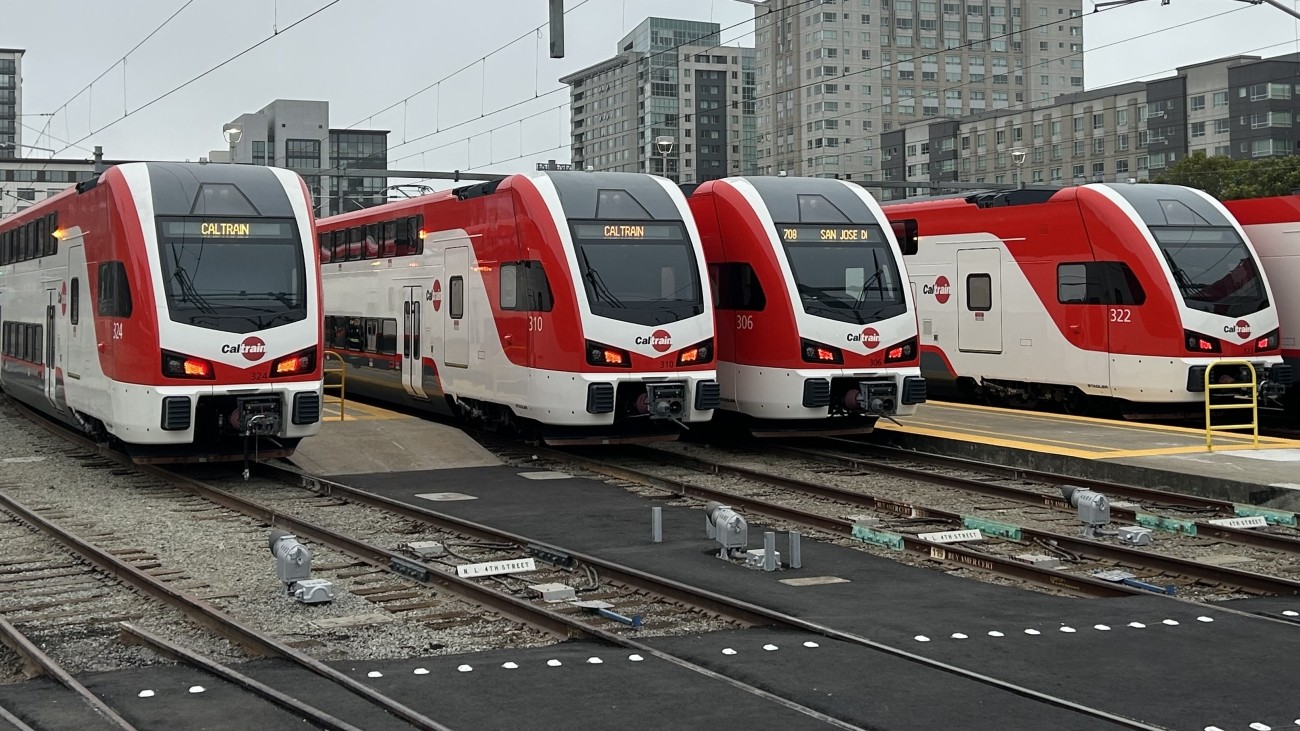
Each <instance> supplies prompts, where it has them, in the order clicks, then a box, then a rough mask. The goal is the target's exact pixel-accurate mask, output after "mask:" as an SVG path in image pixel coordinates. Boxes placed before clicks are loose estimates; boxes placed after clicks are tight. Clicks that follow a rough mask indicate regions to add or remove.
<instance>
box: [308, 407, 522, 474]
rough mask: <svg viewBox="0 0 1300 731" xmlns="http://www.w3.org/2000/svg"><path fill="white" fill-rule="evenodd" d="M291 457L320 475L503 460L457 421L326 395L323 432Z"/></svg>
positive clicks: (391, 470)
mask: <svg viewBox="0 0 1300 731" xmlns="http://www.w3.org/2000/svg"><path fill="white" fill-rule="evenodd" d="M291 460H292V462H293V463H294V464H296V465H298V466H299V467H301V468H302V469H304V470H307V471H308V472H310V473H311V474H313V475H319V476H321V477H329V476H331V475H339V474H345V473H356V472H399V471H410V470H440V469H450V468H456V467H485V466H489V465H498V464H501V461H500V460H498V459H497V458H496V457H495V456H493V455H492V453H491V452H489V451H487V450H486V449H484V448H483V447H482V446H480V445H479V443H478V442H476V441H474V440H473V439H471V438H470V437H469V435H467V434H466V433H465V432H464V431H462V430H460V429H458V428H456V427H454V426H450V425H448V424H442V423H439V422H436V421H433V420H431V419H426V418H421V417H418V416H409V415H406V414H399V413H397V412H395V411H389V410H388V409H385V408H382V407H379V406H374V405H371V404H363V403H358V402H356V401H348V402H346V403H345V404H340V403H339V400H338V398H337V397H326V399H325V404H324V408H323V409H322V422H321V430H320V434H318V435H316V436H314V437H311V438H310V439H304V440H302V442H301V443H300V444H299V445H298V450H297V451H296V452H294V455H293V457H292V458H291Z"/></svg>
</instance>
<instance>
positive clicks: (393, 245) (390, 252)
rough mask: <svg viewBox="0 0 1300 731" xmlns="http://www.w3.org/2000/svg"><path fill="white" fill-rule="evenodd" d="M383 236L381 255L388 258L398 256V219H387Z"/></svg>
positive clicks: (380, 245) (380, 248) (380, 242)
mask: <svg viewBox="0 0 1300 731" xmlns="http://www.w3.org/2000/svg"><path fill="white" fill-rule="evenodd" d="M383 228H384V231H383V236H381V237H380V241H379V256H380V257H381V258H384V259H387V258H388V257H390V256H397V221H385V222H384V224H383Z"/></svg>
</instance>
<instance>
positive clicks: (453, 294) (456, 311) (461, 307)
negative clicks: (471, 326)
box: [447, 277, 465, 320]
mask: <svg viewBox="0 0 1300 731" xmlns="http://www.w3.org/2000/svg"><path fill="white" fill-rule="evenodd" d="M447 300H448V302H447V314H448V315H450V316H451V319H453V320H459V319H461V318H462V317H464V316H465V279H464V278H463V277H452V278H451V281H449V282H447Z"/></svg>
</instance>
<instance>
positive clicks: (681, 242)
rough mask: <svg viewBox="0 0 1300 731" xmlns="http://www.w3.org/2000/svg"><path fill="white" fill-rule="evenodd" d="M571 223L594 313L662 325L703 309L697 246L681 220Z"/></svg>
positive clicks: (588, 296) (694, 314)
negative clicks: (695, 246) (694, 245)
mask: <svg viewBox="0 0 1300 731" xmlns="http://www.w3.org/2000/svg"><path fill="white" fill-rule="evenodd" d="M572 225H573V243H574V248H575V249H576V251H575V254H576V255H577V258H578V267H579V268H580V269H581V276H582V281H583V285H584V287H585V288H586V290H587V302H588V303H589V304H590V305H591V311H592V314H595V315H600V316H601V317H608V318H611V319H614V320H621V321H623V322H632V323H637V324H639V325H664V324H667V323H670V322H677V321H678V320H684V319H686V318H688V317H694V316H696V315H700V314H703V312H704V297H703V292H702V290H701V287H700V270H699V267H698V266H697V265H696V258H695V249H694V247H692V246H691V241H690V239H689V238H687V235H686V227H685V226H684V225H682V223H681V222H679V221H628V222H623V223H610V222H608V221H600V222H575V223H573V224H572Z"/></svg>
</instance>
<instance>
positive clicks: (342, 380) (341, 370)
mask: <svg viewBox="0 0 1300 731" xmlns="http://www.w3.org/2000/svg"><path fill="white" fill-rule="evenodd" d="M331 356H333V358H334V359H335V360H337V361H338V362H339V367H338V368H329V367H327V366H328V365H329V362H330V357H331ZM347 368H348V364H347V363H346V362H344V360H343V356H341V355H339V354H338V353H336V352H334V351H333V350H327V351H325V360H324V362H323V363H321V392H322V393H324V392H326V391H329V389H331V388H337V389H338V390H339V421H343V406H344V404H345V403H347V384H348V372H347ZM331 373H337V374H338V375H339V382H338V383H326V382H325V379H326V377H328V376H329V374H331Z"/></svg>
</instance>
